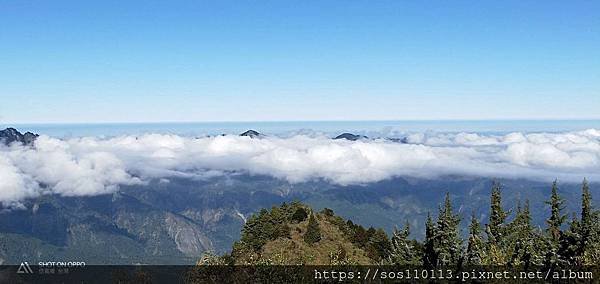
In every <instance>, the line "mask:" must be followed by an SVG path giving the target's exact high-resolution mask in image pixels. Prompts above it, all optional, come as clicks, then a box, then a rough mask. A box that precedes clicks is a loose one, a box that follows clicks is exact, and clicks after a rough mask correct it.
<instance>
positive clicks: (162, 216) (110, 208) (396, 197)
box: [0, 175, 600, 264]
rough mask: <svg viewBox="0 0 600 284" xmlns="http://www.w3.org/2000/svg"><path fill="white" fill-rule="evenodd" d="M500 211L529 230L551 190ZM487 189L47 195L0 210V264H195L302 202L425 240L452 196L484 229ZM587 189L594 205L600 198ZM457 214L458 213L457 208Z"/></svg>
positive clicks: (150, 189) (509, 197)
mask: <svg viewBox="0 0 600 284" xmlns="http://www.w3.org/2000/svg"><path fill="white" fill-rule="evenodd" d="M503 182H504V185H505V188H504V191H503V193H504V205H505V207H506V208H514V207H515V206H516V205H517V204H518V203H519V202H521V203H523V202H524V201H525V200H526V199H528V200H530V202H531V211H532V216H533V223H534V224H538V225H542V224H543V223H544V220H545V219H546V218H547V217H548V214H549V212H548V208H547V207H546V205H545V204H544V200H545V199H546V197H547V196H548V192H549V190H550V184H547V183H539V182H530V181H525V180H505V181H503ZM491 183H492V181H491V180H490V179H483V178H461V177H446V178H442V179H437V180H421V179H404V178H396V179H393V180H386V181H382V182H377V183H372V184H368V185H364V186H338V185H332V184H330V183H328V182H322V181H314V182H306V183H299V184H290V183H288V182H285V181H282V180H278V179H275V178H271V177H266V176H247V175H231V176H221V177H214V178H211V179H208V180H189V179H171V180H170V181H169V182H168V183H167V182H163V181H154V182H151V183H150V184H147V185H136V186H124V187H122V188H121V189H120V190H119V192H117V193H114V194H108V195H99V196H93V197H60V196H58V195H46V196H42V197H39V198H36V199H30V200H27V201H26V202H25V204H24V205H25V209H13V210H6V209H5V210H2V211H0V262H3V263H12V264H14V263H20V262H21V261H25V260H27V261H30V262H34V263H35V262H37V261H44V260H48V259H57V258H58V259H72V260H82V261H86V262H87V263H90V264H91V263H96V264H102V263H105V264H106V263H110V264H119V263H120V264H128V263H148V264H177V263H180V264H182V263H188V264H189V263H194V262H195V261H196V260H198V258H199V257H200V256H201V255H202V254H203V252H205V251H214V252H216V253H224V252H228V251H229V249H230V248H231V245H232V244H233V242H234V241H236V240H238V239H239V237H240V235H239V234H240V229H241V228H242V226H243V224H244V223H245V222H246V220H247V218H248V217H249V216H250V215H251V214H252V213H256V212H258V211H259V210H261V209H262V208H270V207H271V206H274V205H280V204H281V203H282V202H290V201H293V200H299V201H302V202H304V203H306V204H309V205H310V206H311V207H313V208H315V210H320V209H323V208H325V207H327V208H331V209H333V210H334V211H335V212H336V213H338V214H339V215H340V216H342V217H344V218H349V219H352V220H353V221H355V222H356V223H358V224H361V225H364V226H374V227H383V228H385V229H386V231H387V232H388V233H391V231H392V229H393V228H394V226H399V227H400V226H402V225H403V224H404V223H405V222H406V221H408V222H410V224H411V229H412V232H414V233H413V234H414V235H413V236H414V237H417V238H422V237H423V235H422V232H424V231H425V230H424V224H425V218H426V216H427V213H428V212H431V213H432V214H435V213H436V212H437V206H438V205H439V203H441V201H442V198H443V196H444V193H445V192H446V191H448V192H450V194H451V196H452V200H453V202H455V204H457V207H456V208H457V210H458V211H459V212H460V214H461V216H462V217H463V223H462V228H463V233H466V226H467V221H465V220H467V218H468V217H469V216H470V215H471V213H474V214H476V216H478V217H479V218H480V220H481V222H482V223H485V222H487V221H486V220H487V212H488V204H489V200H488V199H489V194H490V187H491ZM597 188H598V185H597V184H594V185H592V193H593V194H594V198H595V200H599V199H600V194H599V193H600V192H599V191H598V190H596V189H597ZM561 193H562V195H563V196H564V197H565V199H566V200H567V203H566V205H567V209H569V210H570V211H571V212H575V211H576V210H577V206H578V202H579V198H580V189H579V185H576V184H563V185H562V187H561ZM458 205H460V206H458Z"/></svg>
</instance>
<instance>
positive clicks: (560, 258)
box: [547, 214, 582, 265]
mask: <svg viewBox="0 0 600 284" xmlns="http://www.w3.org/2000/svg"><path fill="white" fill-rule="evenodd" d="M580 232H581V222H580V221H579V220H577V216H575V214H573V217H572V218H571V221H570V222H569V229H567V230H566V231H564V232H563V233H562V236H561V238H560V243H559V247H558V250H557V252H556V253H555V254H556V255H555V258H553V259H549V260H547V262H549V263H547V264H552V265H581V264H582V257H581V235H580ZM553 252H554V251H553V248H552V247H549V248H548V251H547V254H552V253H553Z"/></svg>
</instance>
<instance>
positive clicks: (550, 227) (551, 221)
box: [545, 180, 578, 265]
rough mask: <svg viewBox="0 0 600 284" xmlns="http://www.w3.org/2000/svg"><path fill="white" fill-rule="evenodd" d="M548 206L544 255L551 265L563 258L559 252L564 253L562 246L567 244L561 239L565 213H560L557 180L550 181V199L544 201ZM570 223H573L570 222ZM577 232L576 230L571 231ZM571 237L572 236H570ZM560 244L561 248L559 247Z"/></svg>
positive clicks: (562, 205) (547, 262)
mask: <svg viewBox="0 0 600 284" xmlns="http://www.w3.org/2000/svg"><path fill="white" fill-rule="evenodd" d="M545 203H546V204H548V205H549V206H550V217H549V218H548V219H546V224H547V227H546V233H547V236H548V242H547V247H548V248H547V250H546V255H545V263H546V264H547V265H553V264H557V263H559V260H560V259H562V258H564V257H562V256H561V253H565V251H564V249H565V248H564V246H565V245H567V244H566V243H565V241H564V240H562V239H563V237H564V236H563V235H564V234H563V232H562V230H561V227H562V225H563V224H564V222H565V219H566V215H563V214H562V211H563V210H564V208H565V206H564V203H565V201H564V199H563V198H562V197H561V196H560V195H559V194H558V181H557V180H554V182H553V183H552V191H551V193H550V199H549V200H548V201H546V202H545ZM571 224H575V223H573V222H571ZM575 225H576V224H575ZM572 233H578V232H572ZM571 237H573V236H571ZM561 246H562V247H563V248H561Z"/></svg>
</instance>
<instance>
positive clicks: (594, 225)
mask: <svg viewBox="0 0 600 284" xmlns="http://www.w3.org/2000/svg"><path fill="white" fill-rule="evenodd" d="M598 214H599V213H598V212H594V210H593V207H592V195H591V193H590V187H589V184H588V182H587V179H583V184H582V186H581V226H580V232H579V236H580V237H581V240H580V242H579V251H578V253H579V254H581V255H582V257H583V262H584V264H589V265H593V264H598V262H600V227H599V224H598V223H599V221H600V218H598V217H599V216H598Z"/></svg>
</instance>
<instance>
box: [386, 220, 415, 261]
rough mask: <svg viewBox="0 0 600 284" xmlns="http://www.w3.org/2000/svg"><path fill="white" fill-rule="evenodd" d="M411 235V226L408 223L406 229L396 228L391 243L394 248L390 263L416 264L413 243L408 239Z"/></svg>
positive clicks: (391, 252)
mask: <svg viewBox="0 0 600 284" xmlns="http://www.w3.org/2000/svg"><path fill="white" fill-rule="evenodd" d="M409 235H410V226H409V224H408V222H406V225H405V226H404V229H402V230H398V229H397V228H394V233H393V235H392V239H391V243H392V248H391V251H390V257H389V259H390V262H391V263H392V264H397V265H407V264H416V261H415V255H414V248H413V245H412V243H411V241H410V240H409V239H408V236H409Z"/></svg>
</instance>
